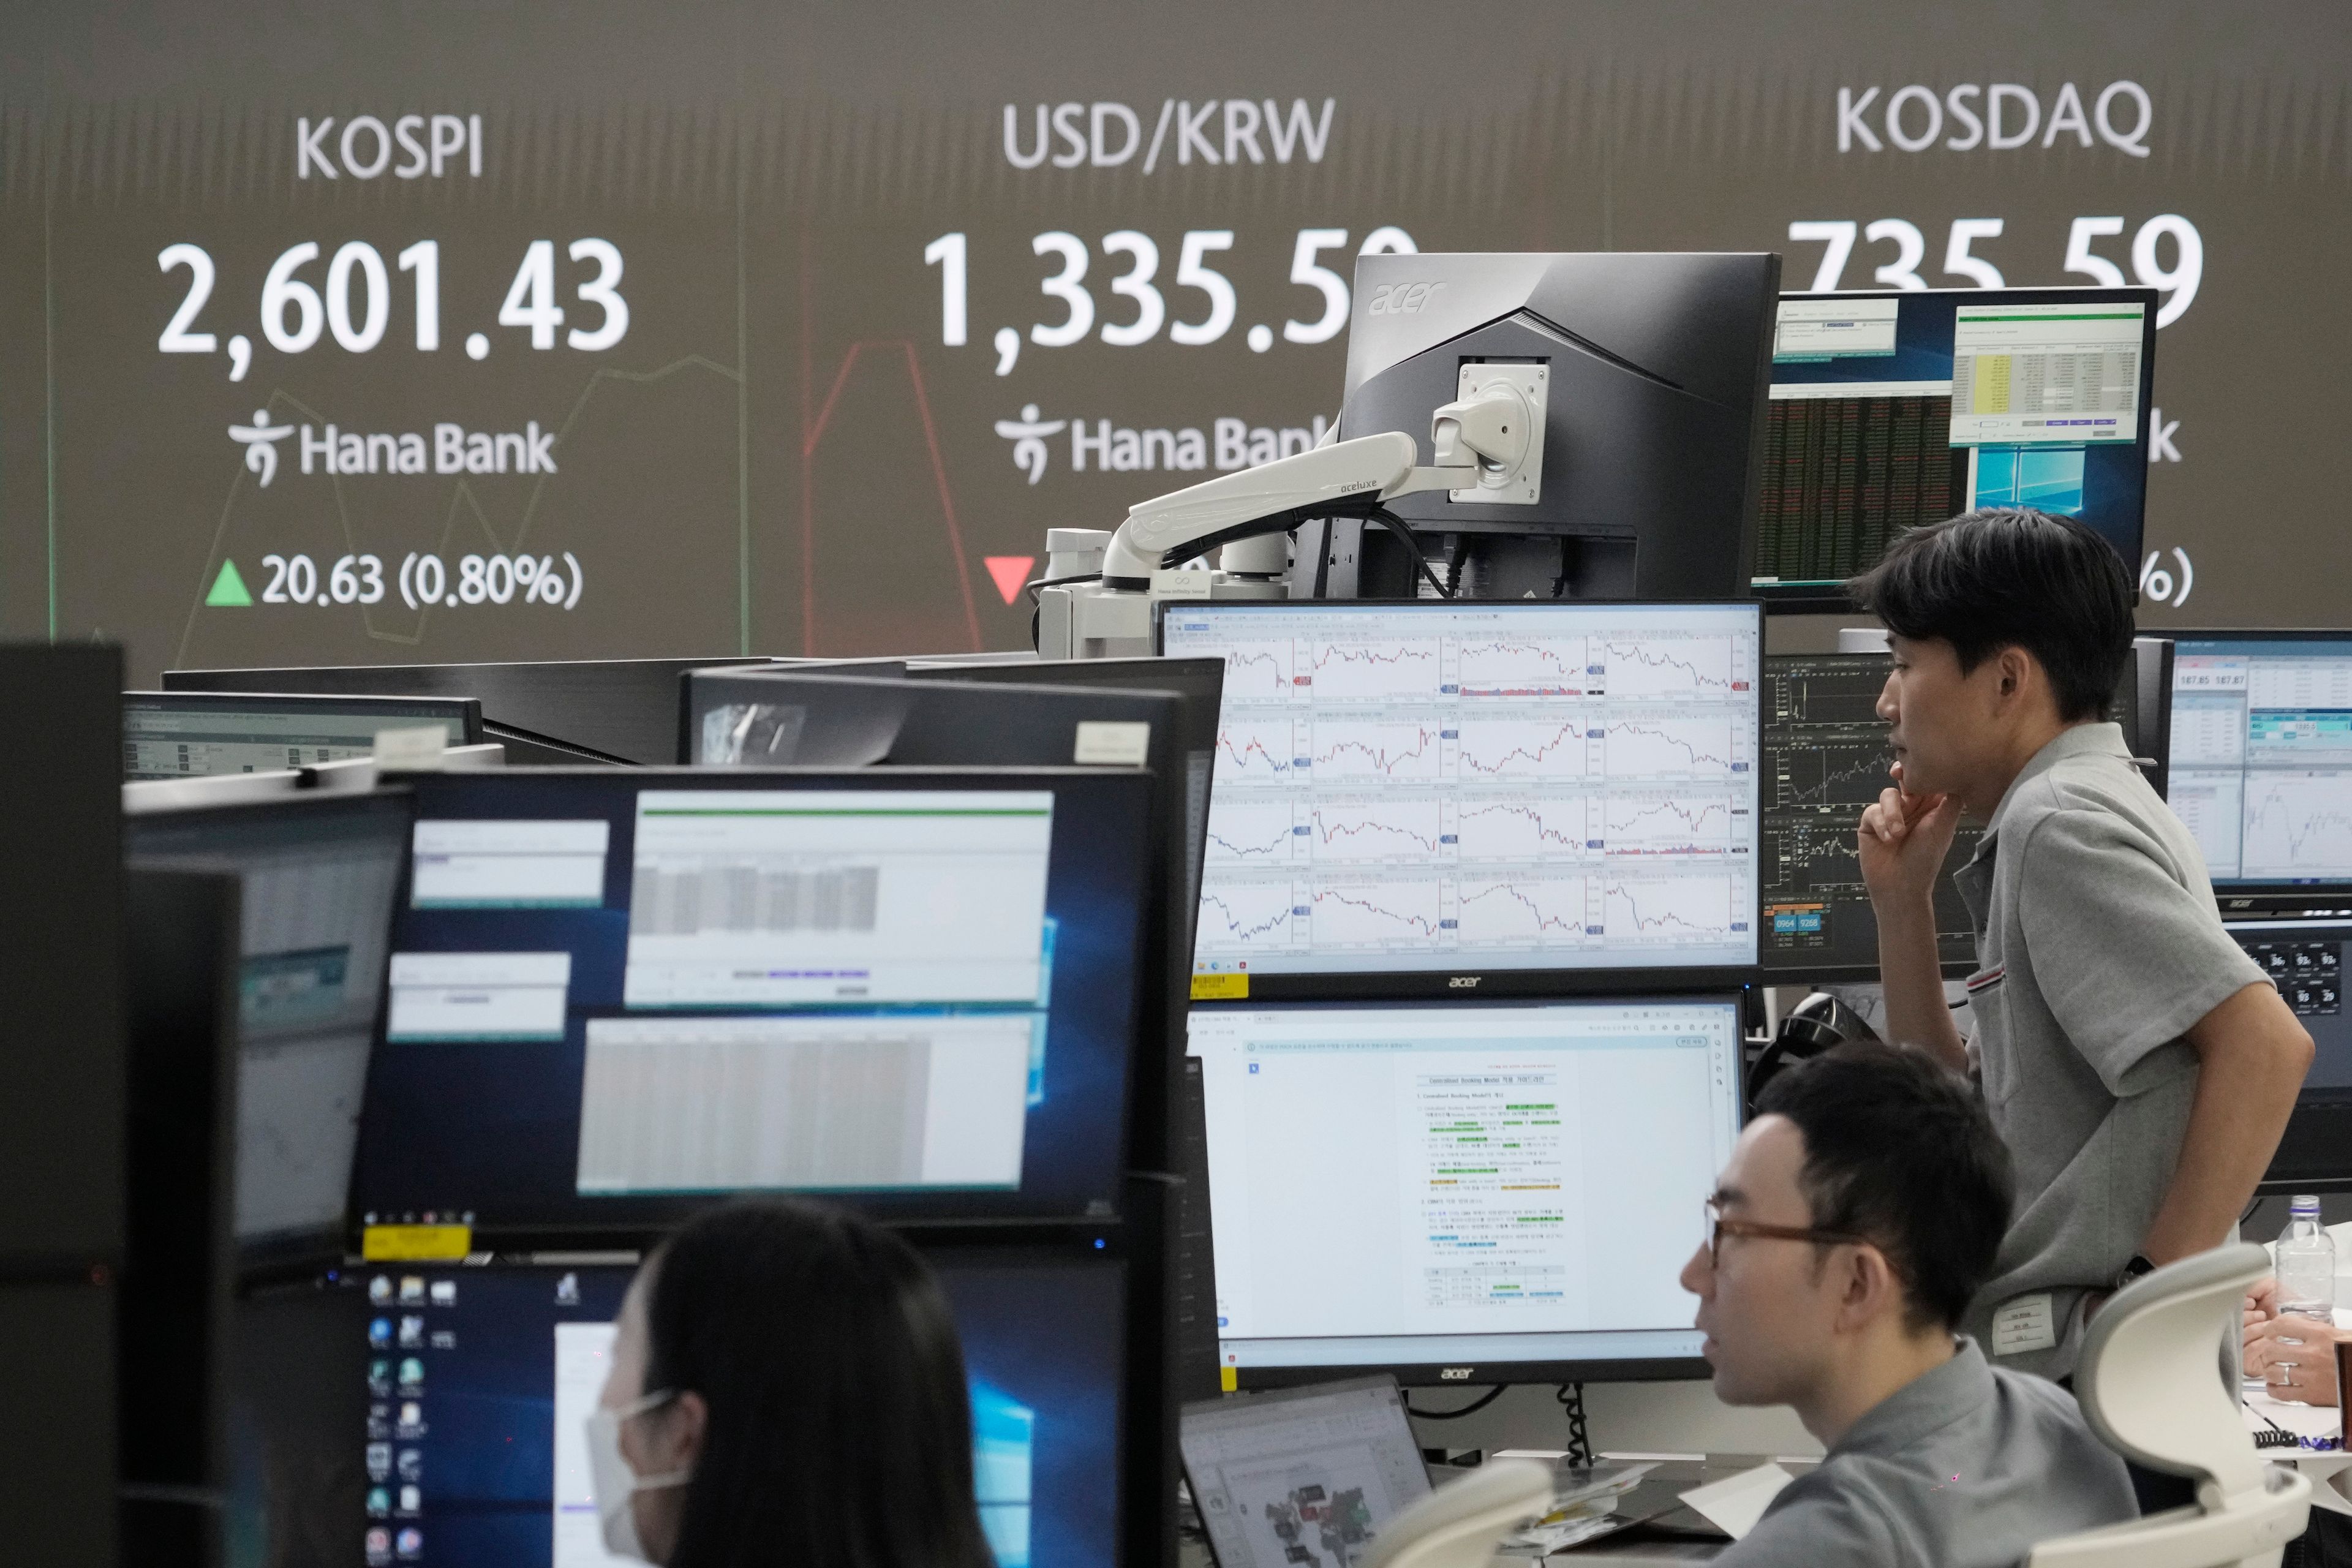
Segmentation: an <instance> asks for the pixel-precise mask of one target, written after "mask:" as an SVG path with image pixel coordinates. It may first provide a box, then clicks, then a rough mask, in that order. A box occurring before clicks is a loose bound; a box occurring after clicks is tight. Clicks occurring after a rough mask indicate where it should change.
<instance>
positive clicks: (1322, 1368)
mask: <svg viewBox="0 0 2352 1568" xmlns="http://www.w3.org/2000/svg"><path fill="white" fill-rule="evenodd" d="M1259 1000H1260V999H1259V998H1257V997H1255V996H1253V997H1251V998H1250V999H1248V1000H1247V1001H1242V1000H1238V999H1236V1000H1234V1001H1231V1002H1222V1001H1221V1002H1219V1003H1216V1004H1212V1005H1209V1006H1207V1007H1205V1008H1203V1009H1202V1010H1203V1011H1208V1012H1220V1013H1222V1012H1245V1011H1247V1010H1249V1008H1251V1007H1253V1006H1255V1005H1257V1003H1258V1001H1259ZM1267 1000H1272V998H1267ZM1543 1000H1546V1001H1552V1002H1559V1003H1566V1004H1570V1005H1573V1004H1577V1003H1589V1004H1599V1003H1607V1002H1616V1003H1621V1004H1623V1005H1629V1006H1638V1005H1643V1004H1644V1003H1648V1004H1654V1005H1667V1006H1675V1005H1708V1004H1715V1005H1724V1006H1727V1007H1729V1008H1730V1009H1731V1014H1732V1029H1733V1032H1734V1046H1733V1049H1732V1052H1731V1057H1732V1104H1733V1107H1734V1109H1735V1110H1737V1111H1738V1121H1737V1124H1736V1125H1735V1127H1734V1129H1733V1136H1734V1137H1735V1138H1737V1136H1738V1131H1739V1129H1741V1128H1744V1127H1746V1126H1747V1124H1748V1052H1747V1049H1746V1028H1745V1019H1746V1017H1747V1012H1746V1006H1745V1003H1746V997H1745V995H1744V994H1742V993H1740V992H1738V991H1732V990H1727V989H1723V988H1720V987H1718V988H1716V989H1713V990H1709V991H1706V992H1701V993H1696V994H1691V993H1677V992H1671V991H1659V990H1654V989H1653V990H1649V991H1646V992H1638V991H1635V990H1633V989H1632V988H1626V989H1624V990H1622V991H1621V992H1620V993H1618V994H1612V995H1606V996H1592V995H1577V996H1567V995H1553V996H1549V997H1547V998H1544V999H1543ZM1484 1001H1485V999H1484V998H1481V999H1480V1001H1479V1002H1475V1003H1465V1004H1461V1005H1467V1006H1473V1007H1475V1006H1479V1005H1483V1003H1484ZM1313 1005H1314V1006H1316V1007H1318V1008H1328V1009H1338V1008H1341V1007H1350V1006H1355V1005H1358V999H1356V998H1327V999H1323V1000H1321V1001H1318V1003H1315V1004H1313ZM1497 1005H1501V1006H1513V1005H1527V1004H1526V1002H1524V1001H1521V1000H1519V999H1516V998H1515V999H1512V1000H1510V1001H1503V1002H1498V1004H1497ZM1215 1180H1216V1173H1215V1171H1214V1170H1213V1169H1212V1170H1211V1171H1210V1185H1211V1190H1212V1192H1213V1191H1214V1189H1215ZM1211 1234H1212V1237H1213V1235H1214V1227H1213V1226H1212V1232H1211ZM1692 1310H1693V1311H1694V1312H1696V1310H1697V1303H1696V1300H1694V1301H1693V1303H1692ZM1692 1331H1693V1332H1696V1331H1697V1330H1696V1324H1694V1326H1693V1329H1692ZM1347 1337H1350V1338H1353V1337H1356V1336H1347ZM1391 1337H1394V1338H1410V1337H1413V1336H1409V1335H1396V1336H1391ZM1217 1363H1218V1367H1219V1369H1220V1371H1221V1372H1224V1373H1232V1374H1233V1380H1234V1381H1233V1383H1232V1384H1231V1385H1230V1386H1231V1387H1232V1388H1233V1389H1234V1390H1237V1391H1239V1392H1243V1393H1255V1392H1259V1391H1262V1390H1266V1389H1277V1388H1297V1387H1301V1386H1303V1385H1305V1384H1318V1383H1331V1382H1337V1381H1339V1380H1342V1379H1350V1378H1370V1377H1391V1378H1394V1379H1395V1380H1396V1383H1397V1385H1398V1386H1399V1387H1401V1388H1460V1387H1475V1386H1478V1385H1481V1384H1513V1383H1550V1384H1570V1383H1679V1382H1686V1381H1690V1380H1693V1379H1700V1378H1706V1377H1710V1376H1712V1375H1713V1374H1714V1368H1713V1367H1712V1366H1711V1365H1710V1364H1709V1363H1708V1362H1707V1361H1706V1357H1704V1356H1702V1355H1689V1356H1593V1357H1584V1358H1560V1359H1554V1360H1547V1361H1471V1362H1463V1361H1440V1360H1432V1361H1427V1362H1398V1361H1389V1362H1346V1363H1314V1364H1310V1365H1289V1366H1264V1365H1260V1366H1239V1365H1234V1364H1233V1363H1228V1362H1226V1361H1225V1359H1224V1352H1223V1337H1222V1335H1221V1336H1220V1344H1219V1350H1218V1355H1217Z"/></svg>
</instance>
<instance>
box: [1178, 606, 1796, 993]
mask: <svg viewBox="0 0 2352 1568" xmlns="http://www.w3.org/2000/svg"><path fill="white" fill-rule="evenodd" d="M1162 634H1163V637H1162V640H1163V646H1164V647H1165V648H1166V650H1167V651H1168V652H1170V653H1171V654H1185V655H1198V654H1202V653H1219V654H1222V655H1223V656H1224V658H1225V659H1226V669H1227V679H1226V686H1225V699H1224V715H1223V731H1222V732H1221V734H1220V736H1219V739H1218V747H1217V765H1216V769H1215V773H1214V781H1213V786H1212V797H1213V805H1212V809H1211V832H1210V852H1209V862H1208V869H1207V871H1206V873H1205V874H1204V876H1203V879H1202V918H1201V924H1200V939H1199V942H1198V944H1197V951H1196V962H1197V963H1199V964H1200V965H1201V967H1202V968H1203V969H1208V970H1214V969H1217V968H1222V967H1233V968H1242V967H1244V966H1245V967H1247V968H1248V969H1249V970H1250V971H1251V972H1252V973H1308V972H1315V971H1330V972H1335V973H1337V972H1362V973H1372V972H1379V971H1382V970H1389V971H1411V970H1415V969H1423V970H1434V969H1440V968H1459V967H1462V966H1465V965H1469V964H1478V965H1482V966H1487V967H1519V968H1578V967H1603V966H1610V967H1640V966H1643V965H1644V964H1663V965H1679V966H1695V965H1705V964H1713V965H1720V966H1730V965H1737V964H1743V963H1748V962H1750V961H1751V960H1752V956H1753V952H1754V943H1755V940H1756V939H1755V933H1754V930H1753V926H1754V921H1753V919H1752V917H1751V916H1749V915H1748V914H1746V913H1743V910H1747V909H1748V908H1749V907H1751V906H1752V905H1753V903H1754V889H1755V877H1756V847H1757V845H1756V838H1757V833H1756V809H1757V805H1758V799H1757V795H1758V788H1759V778H1758V769H1757V765H1756V763H1757V735H1758V710H1757V704H1758V701H1759V667H1758V665H1759V656H1758V651H1757V650H1758V643H1759V626H1758V624H1757V614H1756V611H1755V608H1754V606H1752V605H1562V604H1557V603H1552V604H1528V605H1513V604H1488V605H1444V604H1434V603H1433V604H1414V605H1364V604H1349V603H1346V602H1329V603H1322V604H1298V605H1291V604H1281V603H1277V604H1269V605H1222V604H1215V603H1212V604H1208V605H1193V606H1189V607H1183V608H1179V607H1176V606H1173V605H1171V606H1170V607H1169V608H1168V609H1167V610H1166V611H1165V612H1163V621H1162ZM1277 865H1278V866H1279V867H1280V868H1282V870H1283V871H1284V873H1285V874H1286V884H1287V888H1288V896H1289V897H1290V898H1291V900H1292V902H1291V904H1290V905H1289V906H1288V909H1287V911H1286V912H1285V911H1284V910H1283V907H1282V906H1281V904H1280V902H1279V900H1278V898H1277V897H1276V895H1275V894H1274V893H1273V892H1272V891H1271V890H1270V889H1265V888H1262V887H1261V884H1262V883H1264V882H1265V881H1266V880H1267V878H1266V873H1267V872H1268V871H1269V870H1270V869H1272V868H1275V867H1276V866H1277ZM1619 866H1623V867H1625V868H1628V870H1627V873H1626V874H1624V875H1618V876H1612V868H1615V867H1619ZM1633 868H1640V874H1638V875H1636V874H1633ZM1669 868H1671V870H1672V871H1673V872H1675V873H1676V875H1675V876H1673V877H1667V876H1665V875H1664V873H1666V872H1667V871H1668V870H1669ZM1610 888H1615V889H1617V892H1616V894H1615V904H1614V906H1613V907H1612V904H1611V902H1610V899H1609V897H1608V895H1607V890H1608V889H1610ZM1249 900H1259V903H1261V904H1262V905H1263V909H1262V910H1261V912H1260V913H1258V914H1257V915H1256V917H1255V918H1254V919H1252V918H1244V916H1243V911H1242V910H1241V907H1240V906H1241V904H1242V903H1243V902H1246V901H1249ZM1253 907H1256V906H1255V905H1254V906H1253ZM1277 916H1279V917H1280V918H1279V920H1278V921H1276V917H1277ZM1268 921H1276V925H1273V926H1269V925H1268V924H1267V922H1268ZM1277 929H1278V931H1279V935H1278V936H1275V935H1271V934H1270V933H1271V932H1273V931H1276V930H1277Z"/></svg>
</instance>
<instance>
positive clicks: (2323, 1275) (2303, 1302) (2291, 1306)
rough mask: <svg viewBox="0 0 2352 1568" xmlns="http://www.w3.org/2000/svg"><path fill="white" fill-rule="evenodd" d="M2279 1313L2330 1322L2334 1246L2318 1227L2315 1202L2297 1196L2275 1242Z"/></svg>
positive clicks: (2307, 1196) (2323, 1228)
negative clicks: (2276, 1247)
mask: <svg viewBox="0 0 2352 1568" xmlns="http://www.w3.org/2000/svg"><path fill="white" fill-rule="evenodd" d="M2278 1282H2279V1310H2280V1311H2282V1312H2294V1313H2297V1314H2299V1315H2301V1316H2303V1317H2306V1318H2316V1319H2318V1320H2319V1321H2321V1322H2323V1323H2328V1322H2333V1321H2335V1312H2336V1244H2335V1243H2334V1242H2333V1241H2331V1240H2329V1239H2328V1237H2327V1230H2326V1226H2322V1225H2321V1224H2320V1223H2319V1199H2318V1198H2317V1197H2315V1196H2314V1195H2312V1194H2296V1195H2295V1197H2294V1201H2293V1205H2292V1208H2291V1211H2290V1217H2289V1218H2288V1220H2287V1224H2286V1229H2284V1230H2283V1231H2281V1232H2280V1233H2279V1238H2278Z"/></svg>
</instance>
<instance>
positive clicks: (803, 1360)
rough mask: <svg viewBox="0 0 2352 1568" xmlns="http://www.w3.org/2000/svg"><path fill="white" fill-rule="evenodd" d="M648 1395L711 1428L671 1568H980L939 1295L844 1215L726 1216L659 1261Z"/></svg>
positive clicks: (866, 1226)
mask: <svg viewBox="0 0 2352 1568" xmlns="http://www.w3.org/2000/svg"><path fill="white" fill-rule="evenodd" d="M653 1269H654V1274H653V1281H652V1289H651V1291H650V1292H649V1296H648V1299H647V1300H646V1331H647V1332H646V1338H647V1342H648V1345H647V1353H646V1389H647V1390H648V1391H652V1390H656V1389H676V1390H678V1391H681V1392H683V1391H686V1390H689V1389H690V1390H692V1391H693V1392H695V1393H697V1394H700V1395H701V1396H702V1397H703V1399H704V1400H705V1401H707V1402H708V1404H709V1409H710V1415H709V1426H707V1428H706V1430H705V1434H704V1437H703V1445H702V1453H701V1457H700V1458H698V1460H697V1461H696V1464H695V1468H694V1479H692V1480H691V1481H690V1482H689V1483H688V1486H687V1491H686V1501H685V1506H684V1511H683V1515H682V1517H681V1519H680V1521H679V1525H678V1537H677V1549H676V1551H675V1552H673V1553H672V1554H671V1556H670V1559H669V1568H768V1565H771V1564H790V1565H791V1568H993V1564H994V1558H993V1557H992V1555H991V1553H990V1552H989V1549H988V1542H987V1540H986V1538H985V1537H984V1536H983V1535H982V1533H981V1528H980V1510H979V1508H978V1506H977V1504H976V1503H975V1502H974V1501H973V1495H972V1477H971V1398H970V1395H969V1394H967V1392H966V1390H965V1384H964V1370H963V1351H962V1348H961V1344H960V1343H959V1342H958V1341H957V1338H956V1329H955V1320H954V1318H953V1317H952V1316H951V1315H950V1311H949V1309H948V1302H947V1297H946V1295H945V1293H944V1292H943V1291H941V1289H940V1283H939V1280H938V1279H937V1278H935V1277H934V1276H933V1275H932V1273H931V1270H930V1268H929V1265H928V1264H926V1263H925V1262H924V1261H923V1260H922V1258H919V1257H918V1256H917V1255H916V1253H915V1250H914V1249H913V1248H912V1247H908V1245H907V1244H906V1243H905V1242H904V1241H902V1240H900V1239H899V1238H898V1237H896V1236H893V1235H892V1234H890V1233H889V1232H888V1231H886V1230H884V1229H882V1228H881V1227H880V1226H877V1225H874V1224H872V1223H871V1222H869V1221H867V1220H864V1219H861V1218H859V1217H858V1216H856V1215H850V1214H846V1213H843V1212H841V1211H839V1210H835V1209H831V1208H826V1207H823V1206H820V1205H815V1204H810V1203H801V1202H785V1201H776V1200H754V1201H745V1202H740V1203H733V1204H730V1205H727V1206H725V1207H723V1208H719V1209H715V1210H713V1211H711V1212H710V1213H709V1214H706V1215H702V1216H700V1217H699V1218H698V1219H695V1220H693V1221H691V1222H689V1223H688V1224H687V1225H686V1226H682V1227H681V1228H680V1229H679V1230H678V1231H677V1233H676V1234H675V1235H673V1236H672V1237H670V1238H669V1239H668V1240H667V1242H665V1243H664V1244H663V1245H662V1247H661V1248H660V1249H659V1250H658V1251H657V1252H656V1253H655V1255H654V1261H653Z"/></svg>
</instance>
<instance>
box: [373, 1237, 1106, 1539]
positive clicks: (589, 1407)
mask: <svg viewBox="0 0 2352 1568" xmlns="http://www.w3.org/2000/svg"><path fill="white" fill-rule="evenodd" d="M930 1258H931V1262H932V1264H933V1266H934V1267H935V1268H937V1269H938V1270H939V1273H940V1283H941V1284H942V1285H943V1286H944V1287H945V1289H946V1290H947V1294H948V1300H949V1303H950V1306H951V1308H952V1309H953V1310H954V1312H955V1319H956V1329H957V1331H958V1333H959V1335H960V1337H961V1340H962V1342H963V1356H964V1372H965V1375H966V1377H967V1378H968V1379H969V1382H970V1387H971V1406H972V1439H971V1440H972V1460H973V1465H972V1469H973V1480H974V1483H975V1489H976V1490H977V1492H978V1495H979V1500H980V1513H981V1526H982V1530H983V1531H985V1532H986V1534H987V1537H988V1542H989V1545H990V1547H991V1549H992V1551H993V1552H994V1553H995V1556H996V1562H997V1568H1097V1565H1098V1564H1102V1563H1109V1562H1112V1561H1113V1560H1114V1559H1115V1558H1116V1557H1117V1555H1118V1518H1119V1502H1120V1484H1121V1482H1120V1478H1121V1475H1122V1471H1123V1465H1122V1450H1121V1446H1120V1441H1119V1430H1120V1423H1121V1419H1122V1414H1123V1408H1124V1400H1125V1391H1124V1388H1123V1384H1122V1373H1121V1367H1122V1364H1123V1363H1122V1353H1123V1344H1122V1336H1123V1334H1124V1332H1125V1319H1126V1288H1127V1270H1126V1267H1125V1265H1123V1264H1121V1263H1119V1262H1118V1261H1117V1260H1115V1259H1110V1258H1103V1259H1099V1260H1097V1259H1093V1258H1085V1259H1079V1258H1072V1257H1070V1256H1068V1255H1066V1254H1058V1253H1057V1254H1051V1255H1049V1254H1045V1253H1041V1252H1037V1251H1035V1250H1034V1249H1024V1248H1017V1247H1016V1248H1010V1249H992V1250H990V1251H987V1252H982V1251H979V1250H977V1249H945V1250H940V1251H937V1252H934V1253H932V1254H930ZM633 1272H634V1270H632V1269H630V1268H625V1267H615V1266H613V1265H604V1266H601V1267H581V1268H530V1267H514V1268H509V1267H499V1268H462V1269H457V1268H416V1267H410V1268H400V1267H397V1266H389V1267H380V1268H377V1269H375V1270H374V1271H373V1272H372V1273H371V1274H370V1275H369V1277H368V1293H369V1311H368V1320H367V1334H368V1356H369V1362H368V1370H367V1379H368V1389H367V1392H368V1416H367V1431H366V1434H365V1438H364V1447H362V1448H361V1449H360V1453H361V1457H362V1463H363V1465H364V1467H365V1470H366V1477H367V1491H366V1501H365V1510H366V1514H367V1520H366V1524H365V1527H364V1530H365V1533H364V1535H363V1537H362V1543H363V1544H362V1555H363V1557H364V1560H365V1562H366V1563H367V1564H368V1568H399V1565H401V1564H407V1563H415V1564H418V1565H419V1568H614V1565H615V1564H618V1563H621V1562H622V1561H623V1560H622V1559H619V1558H615V1557H614V1556H612V1555H611V1554H610V1553H609V1552H606V1551H605V1550H604V1541H603V1537H602V1534H601V1532H600V1530H599V1526H598V1521H597V1517H596V1507H595V1496H594V1491H593V1487H592V1486H591V1484H590V1479H589V1463H588V1448H587V1439H586V1436H585V1433H584V1430H583V1428H584V1425H585V1423H586V1421H587V1419H588V1417H589V1415H591V1414H593V1411H594V1410H595V1407H596V1403H597V1399H598V1396H599V1394H601V1392H602V1390H603V1388H604V1377H605V1373H606V1371H607V1369H608V1366H609V1357H610V1353H611V1348H612V1342H613V1335H614V1323H613V1320H614V1318H615V1317H616V1316H617V1315H618V1314H619V1311H620V1308H621V1299H622V1296H623V1294H624V1293H625V1291H626V1289H628V1284H629V1280H630V1278H631V1276H632V1274H633ZM353 1436H355V1437H356V1436H359V1435H358V1434H353Z"/></svg>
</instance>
